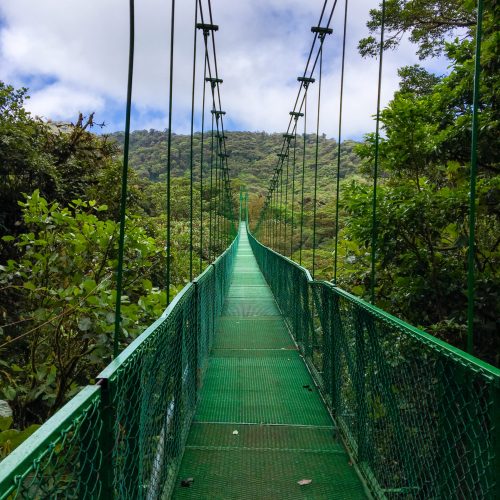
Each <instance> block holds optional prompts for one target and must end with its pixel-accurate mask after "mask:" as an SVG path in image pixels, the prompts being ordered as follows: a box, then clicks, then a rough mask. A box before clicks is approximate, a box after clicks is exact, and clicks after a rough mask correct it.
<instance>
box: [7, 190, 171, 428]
mask: <svg viewBox="0 0 500 500" xmlns="http://www.w3.org/2000/svg"><path fill="white" fill-rule="evenodd" d="M20 205H21V207H22V214H23V222H24V225H25V227H26V229H27V231H26V232H24V233H21V234H20V235H18V236H17V237H15V238H14V237H11V236H6V237H4V238H3V239H4V241H10V242H11V244H13V245H14V246H15V247H16V248H17V250H18V251H19V257H18V258H17V259H16V260H13V259H9V260H8V261H7V262H6V263H5V264H4V265H3V266H1V268H0V286H1V289H0V293H1V295H2V301H1V303H2V306H1V310H0V312H1V314H2V317H3V318H4V322H5V325H4V328H3V332H2V335H1V336H0V350H2V351H3V357H5V359H9V363H6V364H5V366H3V367H2V370H1V371H0V378H1V381H2V383H1V384H0V397H2V398H4V399H6V400H7V401H10V402H11V404H12V406H13V408H14V411H15V414H16V418H17V421H19V422H21V423H22V424H24V423H27V422H29V421H32V420H33V419H35V421H39V422H41V421H43V420H44V419H45V418H46V417H47V415H50V414H51V413H53V412H54V411H55V410H56V409H58V408H59V407H60V406H61V405H62V404H63V403H64V401H65V400H66V398H67V397H68V396H69V395H71V394H73V393H74V392H75V391H76V390H77V389H78V387H79V386H80V385H82V384H85V383H86V382H87V381H88V380H91V379H92V378H93V377H94V376H95V374H96V373H97V372H98V371H99V370H100V369H101V368H102V367H103V366H105V364H106V363H107V362H108V361H109V360H110V353H111V352H112V348H111V344H112V334H113V323H114V301H115V291H114V289H115V283H114V271H115V269H116V258H117V233H118V226H117V223H115V222H114V221H111V220H106V219H103V218H102V217H101V214H102V213H103V212H106V210H107V207H106V206H102V205H101V206H99V205H97V204H96V203H95V202H94V201H89V202H86V201H82V200H78V199H77V200H73V202H72V203H70V204H69V206H68V207H62V206H60V205H59V203H57V202H48V201H46V200H45V199H44V198H43V197H41V196H40V194H39V192H38V191H37V190H36V191H35V192H34V193H33V194H32V195H31V196H28V197H27V198H26V201H25V202H20ZM125 248H126V256H125V290H126V295H125V296H124V297H123V306H122V313H123V338H122V339H121V341H122V342H123V343H124V344H125V345H126V344H127V343H128V342H130V341H131V340H132V339H133V338H134V337H135V336H136V335H137V334H138V333H140V332H141V331H142V330H143V329H144V325H147V324H149V323H151V322H152V321H153V320H154V319H156V318H158V316H159V315H160V314H161V313H162V311H163V310H164V307H165V305H166V295H165V292H164V291H161V289H160V288H159V287H158V285H162V284H163V283H161V282H160V283H159V279H158V275H157V274H158V273H157V269H161V268H162V267H163V266H164V262H165V256H164V253H165V252H164V249H163V248H162V245H160V244H158V243H157V242H156V241H155V240H154V238H152V237H151V236H148V235H147V234H146V231H145V230H144V229H143V228H142V227H141V224H140V221H139V220H137V219H135V218H129V220H128V221H127V232H126V243H125ZM6 348H7V349H9V350H8V358H7V357H6V356H5V354H7V353H6V351H5V349H6Z"/></svg>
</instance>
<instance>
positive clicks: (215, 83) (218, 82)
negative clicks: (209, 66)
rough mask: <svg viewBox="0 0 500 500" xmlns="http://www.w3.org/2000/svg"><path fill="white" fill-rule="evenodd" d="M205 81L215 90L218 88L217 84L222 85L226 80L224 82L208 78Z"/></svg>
mask: <svg viewBox="0 0 500 500" xmlns="http://www.w3.org/2000/svg"><path fill="white" fill-rule="evenodd" d="M205 81H206V82H210V83H211V85H212V88H213V89H214V88H215V87H216V86H217V84H220V83H222V82H223V81H224V80H222V79H220V78H208V77H207V78H205Z"/></svg>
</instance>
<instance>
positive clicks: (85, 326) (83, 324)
mask: <svg viewBox="0 0 500 500" xmlns="http://www.w3.org/2000/svg"><path fill="white" fill-rule="evenodd" d="M91 326H92V320H91V319H90V318H89V317H87V316H85V317H84V318H80V319H79V320H78V328H79V329H80V330H81V331H82V332H86V331H87V330H90V327H91Z"/></svg>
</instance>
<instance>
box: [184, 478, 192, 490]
mask: <svg viewBox="0 0 500 500" xmlns="http://www.w3.org/2000/svg"><path fill="white" fill-rule="evenodd" d="M193 483H194V478H192V477H188V478H186V479H183V480H182V481H181V486H182V487H183V488H189V487H190V486H191V485H192V484H193Z"/></svg>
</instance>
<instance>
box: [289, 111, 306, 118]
mask: <svg viewBox="0 0 500 500" xmlns="http://www.w3.org/2000/svg"><path fill="white" fill-rule="evenodd" d="M290 116H293V117H294V118H295V119H296V120H298V119H299V117H301V116H304V113H299V112H298V111H290Z"/></svg>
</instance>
